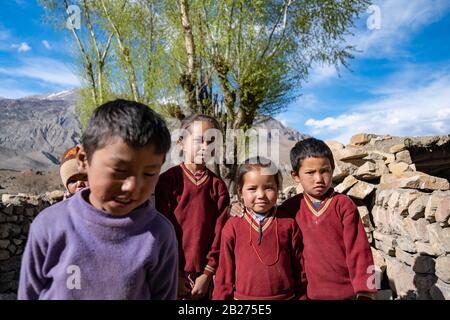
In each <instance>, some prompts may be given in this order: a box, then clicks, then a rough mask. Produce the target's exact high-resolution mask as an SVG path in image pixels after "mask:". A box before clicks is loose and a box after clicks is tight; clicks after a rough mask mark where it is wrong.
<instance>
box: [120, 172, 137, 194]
mask: <svg viewBox="0 0 450 320" xmlns="http://www.w3.org/2000/svg"><path fill="white" fill-rule="evenodd" d="M139 183H140V181H139V179H138V178H137V177H134V176H131V177H128V178H126V179H125V181H124V182H123V184H122V191H125V192H129V193H132V192H134V191H135V190H136V189H137V188H138V187H139Z"/></svg>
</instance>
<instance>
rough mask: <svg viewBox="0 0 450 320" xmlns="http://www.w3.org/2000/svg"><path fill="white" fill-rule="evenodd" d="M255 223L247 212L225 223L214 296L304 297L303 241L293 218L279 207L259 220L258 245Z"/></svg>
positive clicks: (240, 297) (236, 297) (227, 298)
mask: <svg viewBox="0 0 450 320" xmlns="http://www.w3.org/2000/svg"><path fill="white" fill-rule="evenodd" d="M258 226H259V224H258V222H256V221H255V220H254V219H253V218H252V217H251V216H250V215H249V214H248V213H246V214H245V215H244V217H243V218H238V217H231V218H230V219H229V220H228V222H227V223H226V225H225V227H224V229H223V231H222V240H221V247H220V262H219V269H218V271H217V275H216V279H215V282H214V293H213V299H216V300H230V299H239V300H282V299H291V298H294V297H300V298H305V296H304V293H305V284H304V281H305V276H304V273H303V270H302V266H301V261H302V257H301V253H302V252H301V250H302V242H301V236H300V230H299V229H298V226H297V224H296V222H295V220H294V219H293V218H292V217H290V216H288V215H286V214H284V213H283V212H282V211H281V210H278V211H277V212H276V214H275V217H274V216H273V215H272V216H271V217H270V218H268V219H266V220H265V221H264V222H263V223H262V225H261V226H262V230H263V231H262V237H261V242H260V243H259V244H258V236H259V233H258V231H259V230H258V229H259V228H258Z"/></svg>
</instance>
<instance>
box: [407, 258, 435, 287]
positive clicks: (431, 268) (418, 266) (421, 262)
mask: <svg viewBox="0 0 450 320" xmlns="http://www.w3.org/2000/svg"><path fill="white" fill-rule="evenodd" d="M435 265H436V262H435V261H434V259H433V258H431V257H429V256H416V257H415V259H414V264H413V265H412V266H413V270H414V271H415V272H417V273H427V274H434V273H435ZM430 287H431V286H430Z"/></svg>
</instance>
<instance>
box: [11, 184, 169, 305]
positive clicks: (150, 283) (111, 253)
mask: <svg viewBox="0 0 450 320" xmlns="http://www.w3.org/2000/svg"><path fill="white" fill-rule="evenodd" d="M89 192H90V191H89V189H84V190H82V191H80V192H78V193H77V194H76V195H74V196H73V197H71V198H70V199H68V200H65V201H63V202H60V203H58V204H55V205H53V206H51V207H49V208H47V209H45V210H44V211H42V212H41V213H40V214H39V215H38V216H37V217H36V219H35V220H34V221H33V223H32V225H31V228H30V233H29V236H28V241H27V244H26V248H25V252H24V255H23V258H22V267H21V272H20V282H19V291H18V298H19V299H156V300H162V299H176V290H177V270H178V246H177V240H176V236H175V232H174V229H173V227H172V224H171V223H170V222H169V221H168V220H167V219H166V218H165V217H163V216H162V215H161V214H159V213H158V212H157V211H156V209H154V208H153V206H152V205H151V204H149V202H147V203H145V204H144V205H142V206H141V207H139V208H137V209H135V210H134V211H132V212H131V213H130V214H128V215H126V216H123V217H114V216H111V215H108V214H106V213H104V212H103V211H100V210H97V209H96V208H94V207H93V206H91V205H90V204H89V203H88V202H86V200H84V198H86V197H87V196H88V194H89Z"/></svg>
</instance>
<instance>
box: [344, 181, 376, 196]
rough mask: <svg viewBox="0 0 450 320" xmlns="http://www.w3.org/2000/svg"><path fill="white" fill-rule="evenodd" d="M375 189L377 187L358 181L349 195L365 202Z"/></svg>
mask: <svg viewBox="0 0 450 320" xmlns="http://www.w3.org/2000/svg"><path fill="white" fill-rule="evenodd" d="M374 189H375V185H373V184H371V183H367V182H364V181H358V183H356V184H355V185H354V186H353V187H352V188H351V189H350V191H349V192H347V195H348V196H350V197H353V198H356V199H360V200H364V199H365V198H366V197H367V196H368V195H369V194H370V193H372V191H373V190H374Z"/></svg>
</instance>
